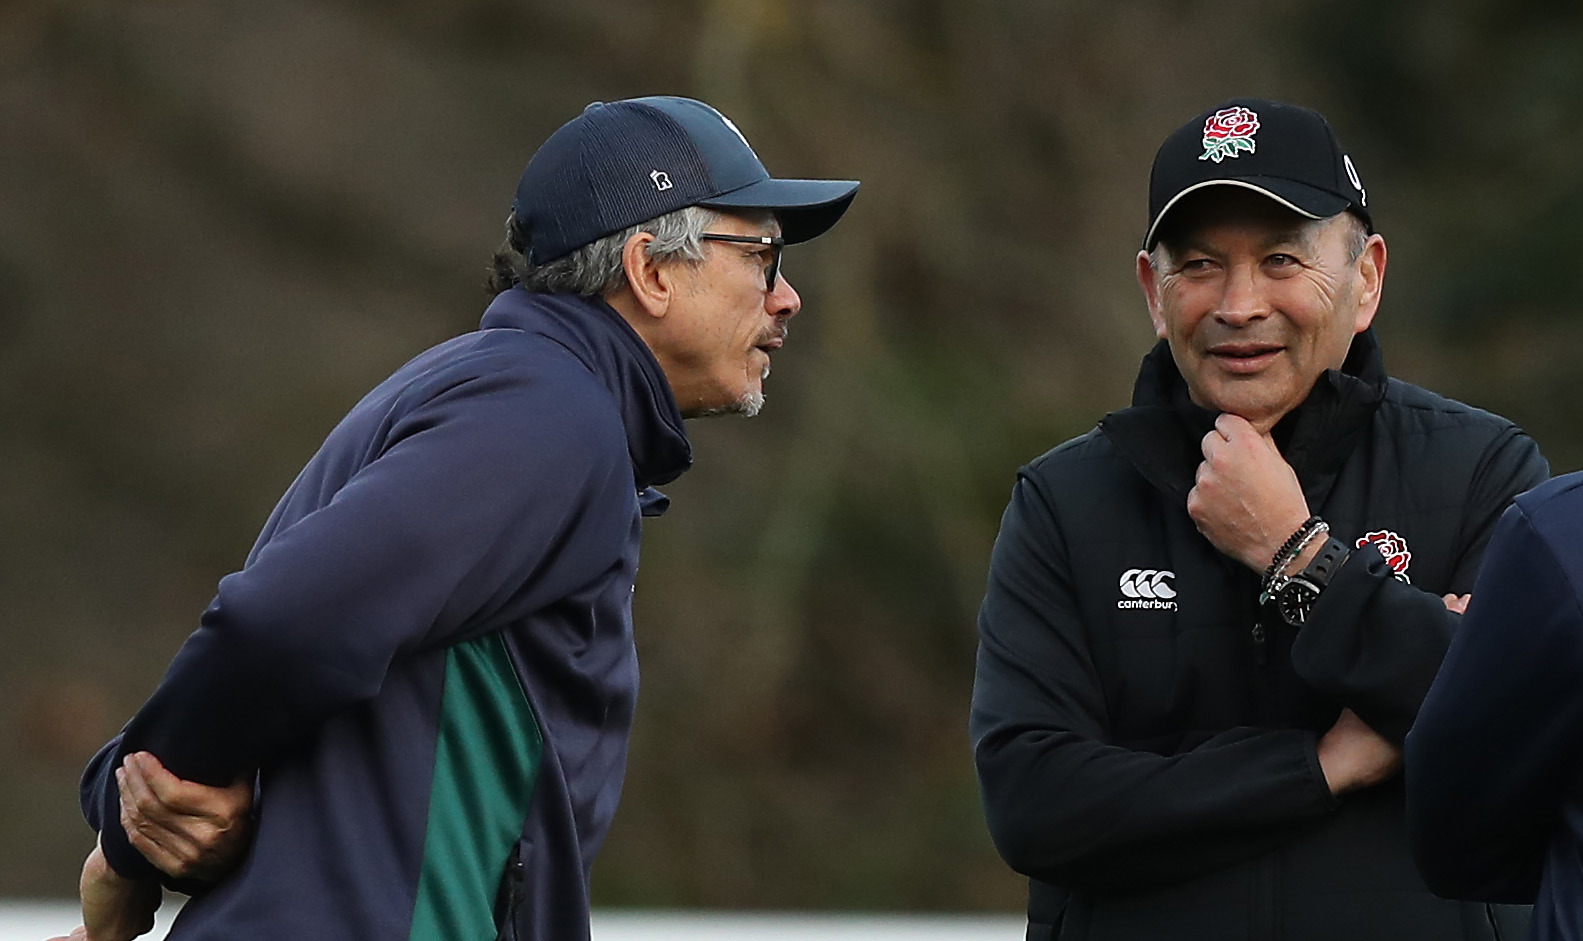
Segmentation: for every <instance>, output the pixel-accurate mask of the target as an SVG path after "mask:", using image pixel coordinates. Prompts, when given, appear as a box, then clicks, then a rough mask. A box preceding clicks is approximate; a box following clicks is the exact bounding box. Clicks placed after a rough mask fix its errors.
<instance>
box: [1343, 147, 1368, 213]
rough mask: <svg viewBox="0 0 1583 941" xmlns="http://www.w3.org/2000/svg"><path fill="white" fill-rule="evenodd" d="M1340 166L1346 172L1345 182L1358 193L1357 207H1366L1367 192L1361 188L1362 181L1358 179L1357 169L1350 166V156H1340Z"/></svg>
mask: <svg viewBox="0 0 1583 941" xmlns="http://www.w3.org/2000/svg"><path fill="white" fill-rule="evenodd" d="M1341 165H1342V166H1343V167H1345V168H1346V170H1347V180H1348V182H1350V183H1351V184H1352V188H1353V189H1355V190H1357V191H1358V205H1359V206H1364V207H1367V206H1368V204H1369V191H1368V190H1366V189H1364V188H1363V181H1362V180H1359V179H1358V169H1357V167H1354V166H1353V165H1352V156H1351V155H1350V154H1342V155H1341Z"/></svg>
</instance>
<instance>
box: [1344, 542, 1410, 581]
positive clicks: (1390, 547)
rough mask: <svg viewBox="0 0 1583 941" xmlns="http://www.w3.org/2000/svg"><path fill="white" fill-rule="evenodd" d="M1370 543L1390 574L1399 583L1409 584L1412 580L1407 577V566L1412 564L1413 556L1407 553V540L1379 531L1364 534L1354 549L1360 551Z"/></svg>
mask: <svg viewBox="0 0 1583 941" xmlns="http://www.w3.org/2000/svg"><path fill="white" fill-rule="evenodd" d="M1371 542H1372V543H1374V547H1375V548H1376V549H1378V550H1380V555H1382V556H1384V557H1385V564H1386V565H1389V566H1390V567H1391V572H1392V573H1393V574H1394V575H1395V576H1396V577H1397V578H1398V579H1400V580H1401V581H1404V582H1407V583H1409V584H1411V583H1412V579H1410V578H1408V577H1407V566H1408V565H1409V564H1411V563H1412V561H1413V554H1412V553H1411V552H1408V551H1407V540H1405V539H1403V538H1402V537H1401V536H1399V535H1397V534H1396V533H1394V532H1391V531H1390V530H1388V529H1379V530H1375V531H1374V532H1371V533H1364V534H1363V536H1362V537H1361V538H1359V539H1358V541H1357V545H1356V548H1359V549H1362V548H1363V547H1364V546H1366V545H1368V544H1369V543H1371Z"/></svg>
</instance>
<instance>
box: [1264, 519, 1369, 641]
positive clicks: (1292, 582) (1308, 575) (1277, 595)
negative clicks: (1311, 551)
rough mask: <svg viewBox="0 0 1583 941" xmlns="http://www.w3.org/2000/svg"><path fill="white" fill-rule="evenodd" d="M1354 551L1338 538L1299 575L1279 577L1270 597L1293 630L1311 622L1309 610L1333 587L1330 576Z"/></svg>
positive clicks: (1282, 617) (1321, 549)
mask: <svg viewBox="0 0 1583 941" xmlns="http://www.w3.org/2000/svg"><path fill="white" fill-rule="evenodd" d="M1350 551H1351V550H1350V549H1349V548H1347V544H1346V543H1344V542H1342V541H1341V540H1339V539H1336V538H1335V537H1334V536H1332V537H1330V538H1329V539H1326V540H1325V544H1324V545H1323V546H1321V547H1320V549H1319V554H1318V555H1316V556H1314V560H1313V561H1312V562H1310V563H1308V565H1307V566H1306V567H1305V568H1304V569H1303V570H1302V571H1301V572H1298V573H1297V574H1296V575H1285V576H1278V577H1277V579H1276V584H1275V585H1274V586H1273V587H1272V589H1271V592H1270V594H1271V595H1272V597H1273V598H1274V599H1275V610H1277V611H1279V612H1280V615H1281V620H1283V621H1285V622H1286V623H1288V624H1290V625H1292V626H1293V627H1302V626H1303V622H1304V621H1306V620H1308V611H1309V609H1310V608H1312V607H1313V606H1314V602H1315V601H1317V600H1318V599H1319V593H1320V592H1322V591H1324V590H1325V586H1326V585H1329V584H1330V576H1332V575H1334V574H1335V571H1336V569H1337V568H1338V567H1340V565H1341V563H1342V561H1343V560H1345V559H1346V557H1347V553H1348V552H1350Z"/></svg>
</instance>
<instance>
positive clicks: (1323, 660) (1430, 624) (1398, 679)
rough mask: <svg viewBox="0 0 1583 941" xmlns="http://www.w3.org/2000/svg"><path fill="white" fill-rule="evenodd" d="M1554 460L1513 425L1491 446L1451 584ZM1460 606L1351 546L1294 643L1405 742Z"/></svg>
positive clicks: (1316, 682) (1299, 659)
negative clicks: (1400, 576)
mask: <svg viewBox="0 0 1583 941" xmlns="http://www.w3.org/2000/svg"><path fill="white" fill-rule="evenodd" d="M1548 476H1549V464H1548V463H1547V462H1546V461H1545V459H1544V457H1543V455H1541V454H1540V452H1539V447H1538V445H1537V444H1535V443H1534V441H1533V439H1532V438H1530V437H1528V436H1527V435H1526V434H1524V433H1523V432H1522V431H1521V430H1520V429H1518V428H1516V427H1515V426H1507V427H1506V429H1505V430H1504V431H1503V432H1502V433H1501V434H1499V435H1498V436H1497V437H1496V438H1495V439H1494V440H1493V441H1492V442H1491V443H1490V445H1489V446H1488V447H1487V448H1486V453H1485V456H1484V458H1483V459H1482V460H1481V462H1480V466H1479V469H1478V471H1477V472H1476V474H1475V478H1474V480H1473V482H1472V485H1471V488H1472V489H1471V492H1470V493H1469V494H1468V498H1467V501H1466V502H1465V504H1464V506H1465V510H1464V511H1463V524H1462V533H1463V538H1462V546H1461V547H1460V554H1459V557H1458V559H1457V563H1456V569H1455V572H1454V573H1453V576H1452V581H1451V585H1450V586H1449V587H1450V590H1451V592H1452V593H1454V594H1463V593H1466V592H1469V591H1472V590H1473V580H1474V578H1475V577H1476V575H1477V573H1478V566H1479V562H1480V560H1481V559H1482V558H1483V553H1484V547H1485V546H1486V545H1487V544H1488V542H1489V538H1490V534H1491V533H1492V532H1493V531H1494V529H1495V525H1496V523H1497V521H1498V520H1499V519H1500V516H1501V513H1502V512H1504V511H1505V509H1506V507H1507V506H1509V505H1510V503H1511V500H1512V498H1513V497H1515V496H1516V495H1517V494H1519V493H1522V492H1523V491H1525V490H1528V489H1529V488H1531V487H1534V486H1536V485H1537V484H1539V483H1541V482H1542V481H1544V480H1545V479H1546V478H1547V477H1548ZM1459 617H1460V615H1458V614H1456V613H1454V612H1453V611H1450V610H1448V609H1447V606H1446V604H1445V601H1444V599H1443V598H1442V597H1441V596H1439V595H1437V594H1435V593H1433V592H1429V591H1424V590H1423V589H1420V588H1418V587H1416V586H1413V585H1410V584H1407V583H1405V582H1402V581H1400V580H1399V579H1397V578H1396V577H1395V573H1394V572H1393V571H1392V569H1391V568H1390V566H1388V565H1387V564H1386V563H1385V559H1384V558H1383V557H1382V556H1381V555H1380V553H1379V551H1378V549H1377V548H1376V547H1375V546H1374V545H1372V544H1370V545H1368V546H1364V547H1363V548H1361V549H1354V550H1352V552H1351V553H1350V554H1349V556H1348V557H1347V559H1346V561H1345V562H1343V563H1342V565H1341V566H1340V567H1339V568H1338V569H1337V570H1336V574H1335V577H1334V578H1333V579H1332V580H1331V583H1330V586H1329V587H1328V588H1326V589H1325V591H1324V592H1323V593H1322V594H1321V595H1320V596H1319V599H1318V600H1317V601H1316V602H1315V603H1314V606H1313V610H1312V612H1311V613H1310V617H1309V619H1308V621H1307V622H1306V623H1305V624H1304V625H1303V630H1302V631H1301V632H1300V633H1299V634H1298V635H1297V641H1296V643H1295V644H1293V647H1292V665H1293V667H1294V668H1295V669H1296V670H1297V673H1298V675H1299V676H1301V677H1302V678H1303V679H1304V680H1305V681H1306V682H1308V683H1309V684H1310V685H1312V686H1313V687H1314V688H1315V689H1317V690H1319V691H1321V692H1324V693H1327V694H1329V695H1332V696H1334V697H1336V698H1337V699H1338V700H1340V701H1341V702H1343V703H1345V704H1346V705H1347V706H1348V707H1349V708H1351V709H1352V710H1353V711H1355V712H1356V713H1357V714H1358V716H1359V717H1360V718H1362V719H1363V721H1364V722H1365V723H1367V724H1368V725H1369V727H1370V728H1373V729H1375V730H1376V731H1378V732H1379V733H1380V734H1381V735H1383V736H1384V737H1385V738H1386V739H1388V740H1389V741H1391V742H1392V743H1394V744H1397V745H1400V744H1401V743H1402V741H1403V740H1404V739H1405V738H1406V736H1407V730H1408V728H1409V727H1411V726H1412V723H1413V719H1414V717H1415V716H1416V715H1417V714H1418V706H1419V704H1420V703H1422V702H1423V698H1424V695H1425V693H1427V692H1428V690H1429V684H1430V683H1431V682H1433V680H1434V676H1435V671H1436V670H1438V669H1439V667H1440V661H1441V659H1442V658H1443V657H1444V656H1445V651H1446V647H1447V646H1448V645H1449V644H1450V642H1451V636H1452V634H1453V632H1454V631H1455V630H1456V625H1457V622H1458V618H1459Z"/></svg>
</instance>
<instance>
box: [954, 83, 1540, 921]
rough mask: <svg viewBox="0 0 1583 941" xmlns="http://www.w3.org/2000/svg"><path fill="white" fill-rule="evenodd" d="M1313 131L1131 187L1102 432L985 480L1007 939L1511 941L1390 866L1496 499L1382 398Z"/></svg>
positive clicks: (1362, 262)
mask: <svg viewBox="0 0 1583 941" xmlns="http://www.w3.org/2000/svg"><path fill="white" fill-rule="evenodd" d="M1385 267H1386V250H1385V241H1384V239H1383V238H1381V236H1380V235H1378V234H1377V233H1376V232H1375V231H1374V226H1373V219H1372V216H1371V209H1370V204H1369V194H1368V193H1367V191H1366V190H1365V188H1364V186H1363V183H1362V181H1361V179H1360V178H1359V176H1358V173H1357V170H1356V168H1355V167H1354V165H1353V161H1352V158H1351V157H1350V156H1348V155H1347V153H1346V152H1345V151H1344V150H1342V148H1341V146H1340V144H1339V142H1338V141H1337V140H1336V137H1335V134H1334V132H1333V131H1332V130H1331V128H1330V126H1329V124H1328V123H1327V122H1326V121H1325V120H1324V118H1323V117H1321V116H1320V115H1318V114H1316V113H1315V112H1313V111H1310V110H1307V109H1304V108H1297V107H1293V106H1290V105H1284V104H1279V103H1276V102H1271V101H1263V100H1257V99H1237V100H1233V101H1229V102H1226V103H1224V104H1222V105H1219V106H1217V107H1215V108H1212V109H1210V110H1209V111H1207V112H1205V113H1204V114H1202V115H1200V116H1199V117H1197V118H1194V119H1193V120H1192V121H1190V122H1189V123H1188V124H1186V125H1184V126H1183V127H1182V128H1180V129H1178V130H1177V131H1176V132H1174V133H1173V134H1171V135H1170V137H1168V138H1167V139H1166V141H1165V143H1164V144H1163V145H1162V146H1161V147H1160V150H1159V152H1158V153H1157V154H1156V156H1155V162H1154V169H1153V172H1152V175H1151V179H1150V193H1149V226H1148V229H1147V234H1146V235H1145V238H1144V244H1143V251H1141V252H1140V253H1139V255H1138V258H1137V275H1138V281H1139V284H1140V285H1141V286H1142V288H1143V293H1144V297H1145V299H1146V301H1147V303H1148V308H1149V315H1150V318H1151V319H1152V321H1153V323H1154V326H1155V332H1156V333H1157V334H1158V336H1159V338H1160V342H1159V343H1158V344H1156V346H1155V348H1154V349H1153V351H1151V352H1150V353H1149V355H1148V356H1147V357H1145V359H1144V362H1143V368H1142V371H1141V373H1140V374H1139V376H1138V380H1137V384H1136V387H1135V390H1134V393H1133V404H1132V407H1130V408H1126V409H1123V410H1121V411H1118V412H1114V413H1112V414H1110V415H1107V416H1106V417H1105V418H1104V419H1103V420H1101V421H1100V423H1099V426H1098V427H1097V428H1095V429H1094V430H1093V431H1091V432H1089V433H1088V434H1086V435H1083V436H1081V437H1079V438H1076V439H1073V440H1071V441H1068V442H1066V443H1065V444H1063V445H1061V446H1060V447H1058V448H1056V449H1054V450H1053V451H1051V452H1049V453H1048V454H1046V455H1044V456H1043V457H1041V458H1039V459H1038V460H1036V461H1034V462H1033V463H1032V464H1030V465H1028V466H1027V467H1025V468H1023V469H1022V471H1021V472H1020V474H1019V475H1018V480H1017V484H1016V487H1015V489H1014V491H1013V493H1012V498H1011V503H1010V505H1009V506H1008V507H1007V509H1006V513H1005V517H1004V519H1003V521H1002V525H1001V532H1000V536H999V539H998V540H997V541H996V544H995V551H994V556H993V560H992V563H991V570H990V577H989V585H988V589H987V593H986V597H985V599H984V604H983V608H982V611H981V613H980V619H979V630H980V645H979V656H978V672H977V677H976V681H975V685H974V691H973V710H972V719H971V727H972V735H973V742H974V748H975V755H976V759H977V764H978V771H979V778H980V783H981V786H982V792H983V798H984V805H985V810H986V813H987V816H988V820H989V824H990V829H991V831H992V834H993V836H994V838H995V841H996V844H997V846H998V847H999V848H1000V851H1001V853H1002V854H1003V855H1004V856H1005V858H1006V859H1007V861H1008V862H1009V863H1010V864H1011V865H1012V866H1013V868H1015V869H1017V870H1018V871H1019V872H1022V873H1024V874H1026V875H1028V876H1029V877H1030V879H1031V891H1030V898H1029V930H1028V936H1029V938H1031V939H1032V938H1038V939H1047V938H1085V939H1092V941H1099V939H1114V938H1205V939H1217V941H1219V939H1227V938H1283V939H1288V941H1295V939H1307V938H1312V939H1337V938H1346V939H1372V938H1380V939H1386V938H1389V939H1403V938H1494V937H1502V936H1504V937H1513V936H1514V935H1513V934H1511V932H1512V931H1514V930H1517V928H1518V927H1519V926H1520V923H1521V920H1522V919H1523V917H1525V916H1524V912H1523V910H1512V909H1503V908H1500V907H1498V906H1492V907H1485V906H1482V905H1474V904H1472V903H1461V902H1451V901H1443V900H1441V899H1438V898H1436V897H1435V896H1434V895H1433V894H1432V893H1430V892H1429V890H1428V889H1427V888H1426V887H1425V885H1424V883H1423V881H1422V880H1421V879H1420V877H1419V875H1418V873H1417V871H1416V869H1415V867H1414V865H1413V859H1412V855H1411V853H1410V851H1409V847H1408V842H1407V834H1406V830H1405V822H1404V810H1403V796H1402V794H1403V792H1402V785H1401V778H1400V775H1399V774H1398V773H1397V772H1398V769H1399V767H1400V761H1401V744H1402V740H1403V737H1404V736H1405V735H1406V733H1407V730H1408V728H1409V727H1410V726H1411V725H1412V722H1413V718H1414V715H1415V714H1416V712H1417V709H1418V705H1419V703H1420V702H1421V701H1422V699H1423V697H1424V694H1425V692H1426V690H1427V689H1428V688H1429V684H1430V682H1431V680H1432V679H1433V677H1434V675H1435V670H1436V667H1437V666H1438V664H1439V662H1440V659H1441V657H1442V655H1443V654H1444V652H1445V649H1446V646H1447V643H1448V642H1449V639H1450V637H1451V633H1452V630H1453V628H1454V626H1455V624H1456V622H1457V620H1458V618H1459V615H1458V614H1457V613H1456V612H1457V611H1459V610H1460V609H1461V608H1462V607H1463V606H1464V605H1465V604H1466V597H1465V594H1466V593H1467V592H1469V591H1471V590H1472V585H1473V578H1474V573H1475V571H1476V569H1477V566H1478V561H1479V556H1480V554H1481V552H1482V550H1483V548H1484V545H1485V543H1486V541H1487V540H1488V538H1489V535H1490V533H1491V531H1492V529H1493V527H1494V525H1495V522H1496V520H1497V519H1498V518H1499V516H1500V514H1501V511H1502V510H1503V509H1504V508H1505V507H1506V505H1507V504H1508V502H1509V501H1510V500H1511V498H1512V496H1513V495H1514V494H1516V493H1519V492H1521V491H1523V490H1525V489H1527V488H1529V487H1531V486H1533V485H1534V484H1536V483H1538V482H1539V481H1541V480H1543V479H1544V478H1545V476H1546V474H1547V467H1546V464H1545V462H1544V459H1543V458H1542V457H1541V456H1540V454H1539V452H1538V449H1537V448H1536V447H1535V445H1534V443H1533V442H1532V441H1531V440H1530V439H1529V438H1528V437H1527V436H1526V435H1524V434H1523V433H1522V432H1521V431H1520V430H1519V429H1518V428H1516V427H1515V426H1513V425H1512V424H1511V423H1510V422H1507V421H1505V420H1503V419H1501V418H1498V417H1497V416H1494V415H1491V414H1488V413H1486V412H1481V411H1479V410H1477V409H1473V408H1469V407H1468V406H1465V405H1462V404H1460V403H1457V402H1452V401H1450V400H1447V399H1444V398H1441V397H1439V396H1436V395H1434V394H1432V393H1430V392H1427V391H1425V390H1423V389H1419V388H1416V387H1414V386H1411V385H1408V384H1407V383H1404V382H1401V381H1399V380H1396V379H1392V378H1388V377H1387V375H1386V374H1385V371H1384V367H1383V365H1382V361H1381V357H1380V352H1379V347H1378V345H1377V343H1376V341H1375V338H1374V334H1373V331H1372V330H1371V329H1370V324H1371V323H1372V321H1373V318H1374V315H1375V312H1376V310H1377V309H1378V306H1379V302H1380V296H1381V290H1382V287H1383V284H1384V279H1385Z"/></svg>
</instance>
